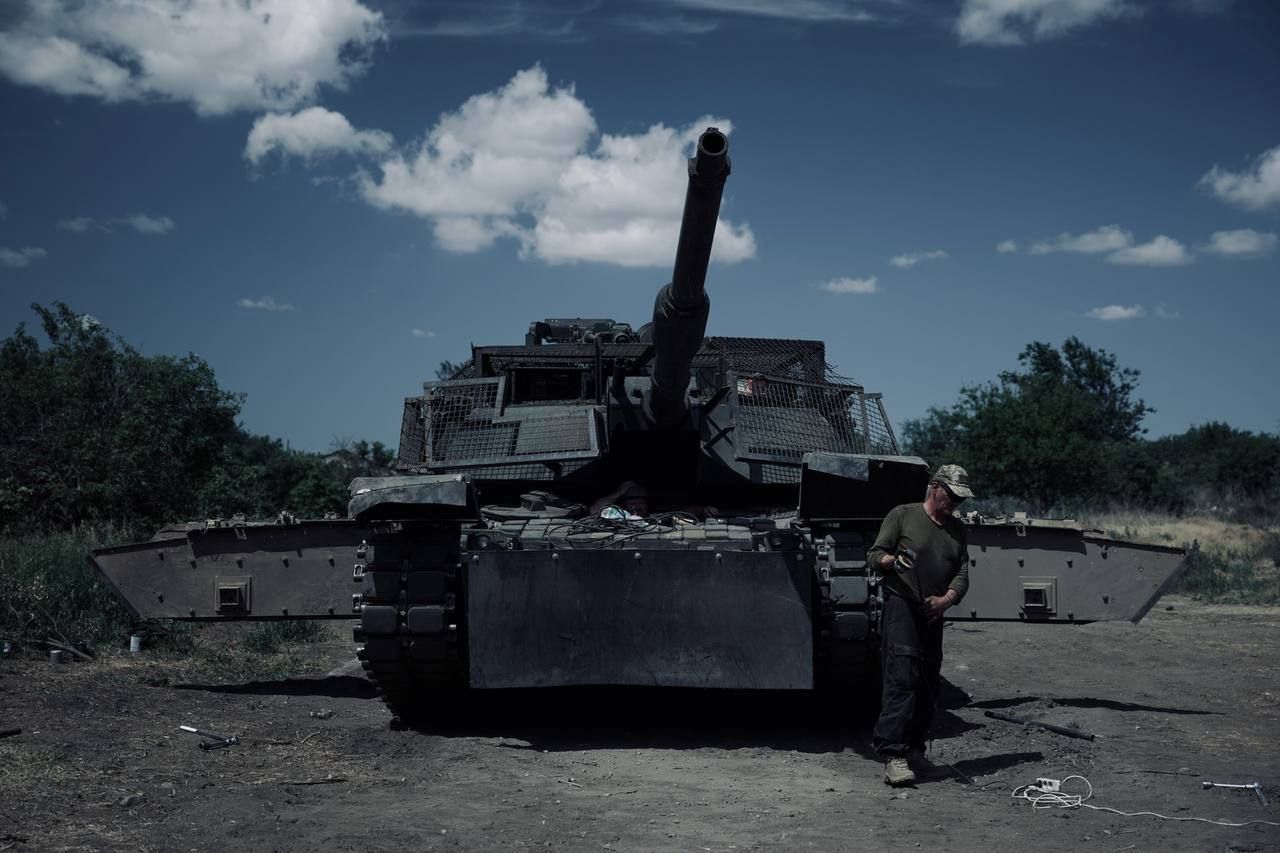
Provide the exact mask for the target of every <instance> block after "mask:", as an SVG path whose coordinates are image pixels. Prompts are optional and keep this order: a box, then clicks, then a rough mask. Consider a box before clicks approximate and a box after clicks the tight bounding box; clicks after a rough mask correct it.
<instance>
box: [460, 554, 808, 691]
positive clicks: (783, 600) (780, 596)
mask: <svg viewBox="0 0 1280 853" xmlns="http://www.w3.org/2000/svg"><path fill="white" fill-rule="evenodd" d="M637 554H639V555H640V557H639V558H638V559H637V557H636V555H637ZM797 557H799V558H800V559H797ZM467 568H468V571H467V623H468V627H467V634H468V640H469V649H468V655H469V658H468V659H469V667H470V683H471V686H472V687H479V688H506V687H553V686H570V685H642V686H665V687H712V688H726V689H756V690H807V689H810V688H812V687H813V619H812V603H813V580H812V578H813V567H812V562H811V561H810V560H809V559H808V558H807V557H806V555H804V554H800V553H784V552H752V551H725V552H723V554H716V553H713V552H711V551H694V550H689V551H675V550H672V551H659V550H644V551H632V550H590V551H587V550H581V551H573V550H565V551H559V552H552V551H482V552H479V553H476V554H473V555H472V557H471V559H469V560H468V562H467Z"/></svg>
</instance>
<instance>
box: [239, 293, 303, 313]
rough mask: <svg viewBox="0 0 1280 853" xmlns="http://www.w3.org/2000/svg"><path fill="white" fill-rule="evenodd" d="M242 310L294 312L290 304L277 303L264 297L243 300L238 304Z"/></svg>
mask: <svg viewBox="0 0 1280 853" xmlns="http://www.w3.org/2000/svg"><path fill="white" fill-rule="evenodd" d="M236 304H237V305H239V306H240V307H241V308H254V309H257V310H259V311H292V310H293V306H292V305H290V304H289V303H288V302H276V301H275V299H273V298H271V297H270V296H264V297H262V298H261V299H241V300H240V301H239V302H237V303H236Z"/></svg>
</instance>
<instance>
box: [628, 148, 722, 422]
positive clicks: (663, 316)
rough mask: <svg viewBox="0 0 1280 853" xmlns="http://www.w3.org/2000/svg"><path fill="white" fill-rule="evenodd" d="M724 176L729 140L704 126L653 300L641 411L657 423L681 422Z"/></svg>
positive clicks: (701, 328)
mask: <svg viewBox="0 0 1280 853" xmlns="http://www.w3.org/2000/svg"><path fill="white" fill-rule="evenodd" d="M728 177H729V140H728V138H727V137H726V136H725V135H724V134H723V133H721V132H720V131H719V130H718V129H717V128H714V127H709V128H707V129H706V130H705V131H703V133H702V135H701V136H700V137H698V146H697V151H696V153H695V154H694V156H693V157H691V158H689V187H688V189H687V190H686V192H685V197H684V216H683V218H682V219H681V221H680V238H679V241H678V242H677V244H676V263H675V268H674V269H673V270H672V271H671V282H670V283H669V284H667V285H666V286H664V287H663V288H662V289H661V290H659V291H658V298H657V300H656V301H655V302H654V304H653V344H654V353H653V369H652V371H651V374H650V376H651V379H652V381H651V383H650V386H649V393H648V394H646V395H645V399H644V409H645V412H646V413H647V414H648V416H649V418H650V419H651V420H652V421H653V422H654V423H655V424H658V425H659V426H671V425H673V424H677V423H679V422H680V421H682V420H684V418H685V415H686V413H687V411H688V403H687V402H686V400H685V391H686V389H687V387H688V385H689V367H690V365H692V364H693V357H694V356H695V355H697V353H698V348H699V347H700V346H702V338H703V336H704V335H705V334H706V331H707V316H708V314H710V312H711V300H710V299H708V298H707V291H706V288H705V285H706V280H707V264H709V263H710V262H711V243H712V241H713V240H714V239H715V235H716V220H717V219H718V218H719V216H720V197H721V195H722V194H723V193H724V182H725V179H727V178H728Z"/></svg>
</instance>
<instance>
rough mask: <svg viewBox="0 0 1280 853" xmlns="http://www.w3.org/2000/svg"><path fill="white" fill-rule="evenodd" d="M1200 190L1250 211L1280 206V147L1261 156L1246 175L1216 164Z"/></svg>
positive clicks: (1245, 172)
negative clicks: (1205, 190)
mask: <svg viewBox="0 0 1280 853" xmlns="http://www.w3.org/2000/svg"><path fill="white" fill-rule="evenodd" d="M1200 186H1202V187H1206V188H1207V189H1208V190H1209V191H1210V192H1212V193H1213V194H1214V195H1216V196H1217V197H1218V198H1220V199H1221V200H1222V201H1225V202H1229V203H1231V204H1234V205H1236V206H1238V207H1243V208H1244V209H1246V210H1262V209H1263V208H1267V207H1271V206H1272V205H1274V204H1280V145H1277V146H1276V147H1275V148H1272V149H1271V150H1270V151H1266V152H1263V153H1262V154H1260V155H1258V157H1257V159H1255V160H1254V162H1253V165H1252V167H1251V168H1249V169H1247V170H1245V171H1243V172H1228V171H1227V170H1225V169H1223V168H1221V167H1219V166H1218V165H1217V164H1216V163H1215V164H1214V166H1213V168H1212V169H1210V170H1209V171H1208V172H1206V173H1205V175H1204V177H1202V178H1201V179H1200Z"/></svg>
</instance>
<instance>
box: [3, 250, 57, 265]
mask: <svg viewBox="0 0 1280 853" xmlns="http://www.w3.org/2000/svg"><path fill="white" fill-rule="evenodd" d="M48 254H49V253H48V252H46V251H45V250H44V249H40V248H37V247H35V246H27V247H26V248H24V249H10V248H7V247H5V246H0V266H6V267H25V266H29V265H30V264H31V262H32V261H38V260H40V259H41V258H44V257H47V256H48Z"/></svg>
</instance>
